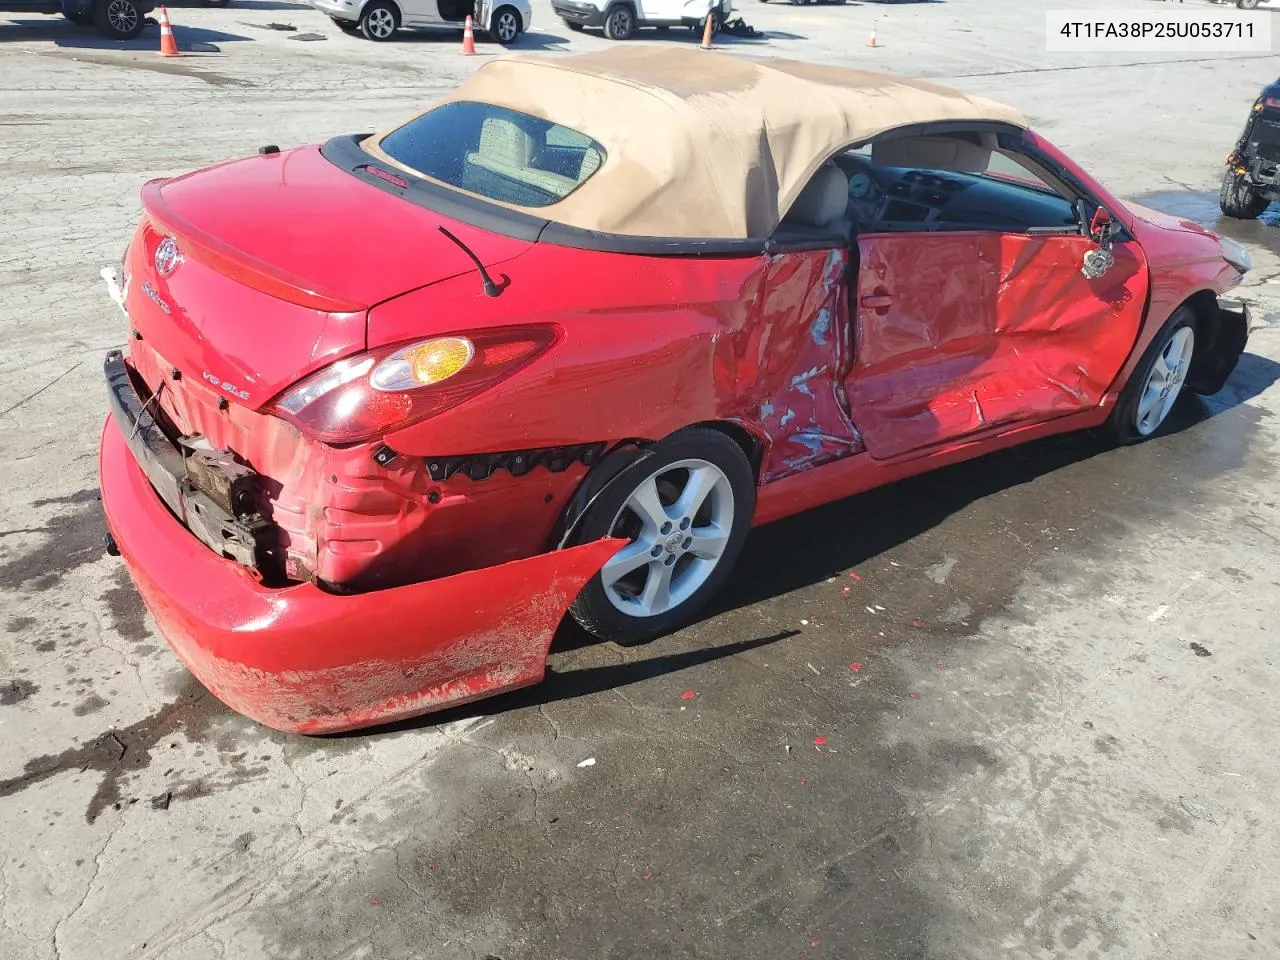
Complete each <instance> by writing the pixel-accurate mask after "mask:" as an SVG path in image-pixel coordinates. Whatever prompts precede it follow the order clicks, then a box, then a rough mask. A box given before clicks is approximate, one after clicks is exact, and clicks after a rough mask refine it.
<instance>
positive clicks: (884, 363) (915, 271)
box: [848, 233, 1000, 459]
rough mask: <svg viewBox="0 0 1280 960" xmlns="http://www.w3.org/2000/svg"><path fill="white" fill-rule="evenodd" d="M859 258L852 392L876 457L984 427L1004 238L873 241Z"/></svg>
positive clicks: (901, 236) (878, 237) (867, 239)
mask: <svg viewBox="0 0 1280 960" xmlns="http://www.w3.org/2000/svg"><path fill="white" fill-rule="evenodd" d="M858 256H859V260H858V262H859V269H858V290H857V298H858V299H857V301H856V303H855V312H854V317H855V321H854V351H855V352H854V363H853V369H852V372H851V374H850V377H849V380H848V391H849V400H850V403H851V404H852V408H853V416H854V421H855V422H856V424H857V426H858V429H859V430H861V432H862V436H863V438H864V439H865V441H866V445H867V449H868V451H869V452H870V453H871V455H872V456H873V457H876V458H877V459H886V458H890V457H895V456H899V455H901V454H903V453H906V452H908V451H911V450H914V449H918V448H920V447H926V446H929V445H931V444H934V443H938V442H941V441H944V440H947V439H949V438H951V437H958V436H963V435H964V434H966V433H971V432H972V431H974V430H977V429H980V428H981V426H982V419H981V412H980V410H979V409H978V408H977V405H976V404H975V402H974V396H973V394H974V388H975V385H976V383H977V382H978V381H979V380H980V379H981V370H982V366H983V364H984V363H985V362H987V360H988V359H989V358H990V357H991V355H992V354H993V353H994V351H995V325H996V321H995V300H996V297H995V295H996V290H997V288H998V282H999V264H1000V242H999V235H998V234H986V233H950V234H925V235H921V234H905V233H892V234H867V235H864V236H862V237H859V239H858Z"/></svg>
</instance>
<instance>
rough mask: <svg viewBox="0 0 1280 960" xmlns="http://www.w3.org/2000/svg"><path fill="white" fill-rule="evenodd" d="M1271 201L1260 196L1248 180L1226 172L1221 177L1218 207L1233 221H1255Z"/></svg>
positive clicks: (1232, 172) (1230, 171)
mask: <svg viewBox="0 0 1280 960" xmlns="http://www.w3.org/2000/svg"><path fill="white" fill-rule="evenodd" d="M1270 205H1271V201H1270V200H1268V199H1267V198H1266V197H1264V196H1262V195H1260V194H1259V193H1258V191H1257V190H1256V189H1254V186H1253V184H1252V183H1250V182H1249V178H1248V177H1246V176H1244V175H1242V174H1239V173H1236V172H1235V171H1234V170H1228V171H1227V172H1226V174H1224V175H1223V177H1222V189H1221V190H1219V191H1218V206H1219V207H1221V208H1222V212H1223V213H1224V214H1226V215H1227V216H1228V217H1231V218H1232V219H1234V220H1256V219H1258V217H1259V216H1261V214H1262V211H1264V210H1266V209H1267V207H1269V206H1270Z"/></svg>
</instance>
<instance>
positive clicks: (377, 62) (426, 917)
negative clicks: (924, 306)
mask: <svg viewBox="0 0 1280 960" xmlns="http://www.w3.org/2000/svg"><path fill="white" fill-rule="evenodd" d="M1107 6H1108V4H1107V3H1105V2H1104V0H1060V2H1058V3H1056V4H1055V7H1058V8H1062V7H1066V8H1075V9H1080V10H1082V11H1085V10H1099V9H1104V8H1106V7H1107ZM1135 6H1136V7H1146V6H1152V7H1153V8H1154V7H1155V5H1154V4H1150V3H1148V2H1147V0H1135ZM170 12H171V14H172V16H173V19H174V20H175V21H176V23H177V34H178V39H179V42H180V43H182V44H183V45H184V46H185V47H186V48H187V49H188V50H190V51H192V55H190V56H187V57H184V58H183V59H181V60H176V61H161V60H158V59H157V58H156V56H155V49H156V45H157V43H158V39H157V36H156V33H155V31H154V28H152V29H150V30H149V31H148V33H147V34H145V35H144V38H143V39H142V40H140V41H138V42H137V43H133V44H125V45H123V46H114V45H111V44H108V43H104V42H101V41H99V40H98V39H97V38H96V37H95V36H94V35H93V34H92V33H91V32H86V31H82V30H79V29H77V28H74V27H72V26H70V25H69V24H67V23H65V22H64V21H62V20H60V19H54V18H25V19H24V18H22V17H19V19H20V20H22V21H23V22H22V23H20V24H16V25H15V24H11V23H9V22H7V21H0V182H2V183H3V186H4V189H3V190H2V191H0V280H2V281H3V283H2V284H0V338H2V339H0V342H2V343H3V347H4V349H3V350H2V351H0V424H2V427H0V455H2V456H3V461H4V463H5V464H6V469H5V472H4V477H5V483H4V485H3V488H0V589H2V590H3V599H2V600H0V603H2V605H3V606H2V609H0V631H2V632H0V733H2V734H3V738H2V742H3V744H4V746H3V748H2V749H0V957H4V958H6V960H7V958H13V960H46V958H50V957H56V958H61V960H81V958H93V960H97V958H115V957H147V958H162V960H206V958H208V960H228V958H236V960H252V958H257V957H264V958H265V957H270V958H354V957H377V958H401V957H405V958H408V957H424V956H429V957H432V958H433V960H434V958H442V960H452V958H455V957H456V958H477V960H478V958H485V957H488V956H493V957H499V958H505V960H512V958H516V957H520V958H584V960H585V958H591V960H601V958H613V957H619V958H621V957H628V958H630V957H635V956H639V955H643V956H646V957H653V958H665V957H672V958H675V957H680V958H700V957H708V958H711V957H715V958H721V957H725V956H737V957H775V956H796V955H811V956H831V957H841V958H844V957H853V956H857V957H886V958H901V960H907V958H934V957H937V958H942V957H947V958H970V957H972V958H975V960H976V958H984V960H985V958H989V957H992V956H1015V957H1033V958H1057V957H1082V958H1090V960H1092V958H1108V957H1123V958H1126V960H1127V958H1140V957H1151V958H1157V957H1158V958H1161V960H1184V958H1185V960H1200V958H1202V957H1205V956H1215V955H1220V956H1230V957H1233V958H1234V957H1240V958H1252V957H1258V958H1262V957H1274V956H1277V955H1280V938H1278V935H1277V932H1276V931H1277V930H1280V917H1278V916H1277V913H1276V906H1275V904H1276V902H1277V893H1278V892H1280V876H1278V871H1277V865H1276V855H1275V851H1276V850H1277V849H1280V836H1278V835H1277V830H1276V827H1275V823H1274V817H1273V816H1271V807H1272V805H1273V798H1274V797H1275V796H1276V795H1277V792H1278V791H1280V774H1278V773H1277V768H1276V765H1275V763H1274V760H1273V756H1272V754H1273V744H1274V739H1275V730H1276V727H1277V722H1278V721H1280V711H1278V710H1277V707H1276V705H1275V699H1274V695H1273V691H1274V689H1275V687H1276V659H1275V651H1274V646H1273V639H1274V612H1275V610H1276V609H1277V601H1278V600H1280V577H1278V576H1277V573H1276V571H1277V570H1280V538H1278V536H1277V534H1276V530H1277V528H1278V526H1277V517H1278V514H1280V508H1278V507H1277V497H1276V488H1275V468H1276V453H1277V449H1276V448H1277V440H1276V437H1277V434H1276V428H1275V422H1276V421H1275V417H1274V414H1275V412H1276V410H1277V409H1278V408H1280V392H1278V388H1277V387H1276V386H1275V383H1276V380H1277V378H1278V377H1280V334H1277V330H1276V327H1277V323H1276V318H1277V317H1280V307H1278V304H1280V296H1278V294H1277V280H1276V278H1277V277H1280V257H1278V256H1277V253H1278V252H1280V241H1278V239H1277V238H1278V236H1280V235H1277V233H1276V230H1277V221H1275V220H1272V219H1268V218H1267V217H1264V218H1263V219H1262V220H1261V221H1259V222H1258V223H1251V224H1218V226H1219V228H1220V229H1224V230H1226V231H1228V232H1230V233H1231V234H1232V235H1234V236H1236V237H1237V238H1238V239H1240V240H1241V241H1242V242H1244V243H1246V244H1247V245H1248V246H1249V247H1250V249H1251V251H1252V252H1253V255H1254V257H1255V260H1256V261H1257V269H1256V270H1255V271H1254V274H1253V275H1252V277H1251V279H1250V282H1249V285H1248V286H1247V287H1246V288H1245V291H1244V292H1245V294H1246V295H1247V296H1248V297H1249V298H1250V299H1251V300H1252V301H1253V303H1254V307H1255V310H1256V317H1257V329H1256V330H1255V332H1254V334H1253V338H1252V340H1251V343H1250V348H1249V353H1248V354H1247V355H1246V357H1245V358H1244V359H1243V361H1242V362H1241V364H1240V368H1239V369H1238V370H1237V372H1236V374H1235V375H1234V376H1233V378H1232V380H1231V382H1230V383H1229V384H1228V386H1227V388H1226V389H1225V390H1224V391H1223V393H1222V394H1220V395H1219V396H1217V397H1215V398H1212V399H1211V400H1209V401H1204V402H1199V401H1196V400H1193V399H1189V400H1187V401H1186V402H1184V403H1182V404H1181V406H1180V408H1179V409H1178V410H1177V411H1176V413H1175V417H1176V423H1175V428H1176V429H1175V430H1174V431H1173V432H1172V433H1170V434H1169V435H1168V436H1165V437H1162V438H1159V439H1157V440H1154V441H1152V442H1150V443H1147V444H1143V445H1141V446H1138V447H1134V448H1130V449H1125V450H1103V449H1101V448H1100V447H1099V446H1097V445H1096V444H1094V443H1092V442H1091V441H1090V440H1089V439H1088V438H1084V437H1065V438H1059V439H1057V440H1053V441H1050V442H1046V443H1040V444H1036V445H1033V446H1030V447H1026V448H1022V449H1017V450H1012V451H1008V452H1006V453H1002V454H997V455H994V456H991V457H988V458H985V459H984V460H982V461H979V462H976V463H971V464H968V465H964V466H961V467H957V468H953V469H950V470H947V471H944V472H943V473H941V474H937V475H935V476H932V477H925V478H920V479H918V480H914V481H911V482H909V483H906V484H901V485H899V486H897V487H895V488H892V489H889V490H883V491H877V492H874V493H871V494H867V495H865V496H863V497H859V498H855V499H853V500H850V501H848V502H846V503H842V504H836V505H832V506H830V507H827V508H824V509H822V510H819V511H815V512H814V513H812V514H810V515H807V516H805V517H800V518H796V519H795V520H793V521H788V522H785V523H782V524H778V525H775V526H773V527H770V528H766V529H764V530H761V531H759V532H758V533H757V534H756V535H755V536H754V537H753V538H752V541H751V542H750V544H749V545H748V548H747V551H746V554H745V555H744V558H743V561H742V565H741V568H740V569H739V571H738V572H737V573H736V575H735V576H734V578H733V580H732V582H731V584H730V586H729V588H728V589H727V590H726V593H725V595H724V597H723V598H721V600H720V601H719V603H718V605H717V606H716V608H715V609H714V610H712V611H709V613H708V616H707V617H706V618H705V619H703V620H702V621H701V622H699V623H697V624H695V625H693V626H692V627H690V628H688V629H687V630H684V631H682V632H680V633H679V634H676V635H674V636H672V637H668V638H664V639H662V640H660V641H657V642H655V643H653V644H650V645H649V646H647V647H643V648H637V649H629V650H620V649H615V648H613V647H608V646H599V645H591V644H588V643H586V641H585V639H584V638H583V637H581V636H580V635H578V634H576V633H574V632H573V631H571V630H565V631H563V633H562V636H561V637H560V638H559V640H558V644H557V652H556V653H555V654H554V655H553V658H552V672H551V674H550V675H549V677H548V679H547V682H546V683H545V684H543V685H542V686H541V687H538V688H535V689H533V690H529V691H524V692H522V693H520V694H518V695H514V696H510V697H505V698H500V699H497V700H493V701H490V702H487V703H482V704H478V705H476V706H475V707H472V708H468V709H466V710H460V711H455V712H453V713H450V714H446V715H443V716H438V717H434V718H429V719H427V720H424V721H418V722H411V723H405V724H401V725H398V726H397V727H394V728H390V729H385V730H381V731H377V732H374V733H371V734H366V735H361V736H347V737H332V738H323V739H319V738H317V739H306V738H300V737H292V736H285V735H281V734H277V733H273V732H271V731H267V730H265V729H263V728H261V727H258V726H256V725H254V724H252V723H250V722H249V721H246V720H243V719H242V718H239V717H237V716H236V715H234V714H232V713H230V712H229V711H227V710H226V709H224V708H223V707H222V706H221V705H220V704H219V703H218V702H217V701H216V700H214V699H213V698H212V697H211V696H209V695H208V694H207V693H205V692H204V691H203V690H202V689H201V688H200V687H199V685H198V684H196V683H195V682H194V681H193V680H192V679H191V678H190V677H189V676H188V675H187V674H186V673H185V672H184V671H183V670H182V668H181V667H180V666H179V665H178V663H177V661H176V660H175V658H174V657H173V656H172V654H171V653H170V652H169V651H168V649H167V647H166V646H165V644H164V642H163V640H161V639H160V638H159V637H158V635H157V634H156V633H155V631H154V629H153V627H152V625H151V623H150V621H149V620H148V619H147V617H146V616H145V614H144V613H143V611H142V608H141V606H140V605H139V603H138V601H137V598H136V595H135V594H134V592H133V590H132V587H131V586H130V585H129V582H128V578H127V576H125V575H124V574H123V572H122V570H121V567H120V565H119V563H118V562H117V561H114V560H111V559H110V558H106V557H104V556H103V555H102V552H101V534H102V521H101V511H100V508H99V505H98V503H97V500H96V495H95V493H96V477H95V456H96V438H97V431H98V428H99V425H100V421H101V417H102V412H103V408H104V395H103V390H102V385H101V382H100V373H99V366H98V365H99V363H100V359H101V356H102V354H103V353H104V352H105V351H106V350H107V349H109V348H111V347H112V346H115V345H117V344H118V342H119V341H120V340H121V339H122V335H123V329H122V327H121V325H120V323H119V319H118V314H117V313H116V310H115V308H114V307H113V306H112V305H111V304H110V303H109V302H108V301H107V298H106V297H105V295H104V291H103V290H102V288H101V281H100V280H99V279H98V276H97V271H98V269H99V268H100V267H101V266H102V265H104V264H106V263H110V262H111V261H113V260H114V259H115V258H117V257H118V255H119V253H120V250H121V247H122V246H123V244H124V242H125V239H126V237H127V235H128V230H129V228H130V226H131V224H132V222H133V219H134V217H135V216H136V211H137V192H138V188H139V186H140V185H141V184H142V183H143V182H144V181H145V180H147V179H149V178H151V177H154V176H161V175H167V174H172V173H176V172H180V171H183V170H186V169H189V168H191V167H195V166H199V165H203V164H207V163H212V162H216V161H219V160H222V159H225V158H228V157H231V156H235V155H239V154H244V153H248V152H252V151H253V150H254V149H256V147H257V146H259V145H260V144H263V143H279V144H281V145H290V144H295V143H302V142H313V141H316V140H320V139H323V138H325V137H327V136H329V135H331V134H334V133H338V132H346V131H354V130H367V129H371V128H373V127H376V126H379V125H382V124H384V123H387V122H390V121H392V120H394V119H397V118H400V117H403V116H405V115H407V114H410V113H411V112H413V111H415V110H417V109H419V108H420V106H421V105H422V104H423V103H424V102H425V101H426V100H427V99H428V98H430V97H431V96H433V95H435V94H438V93H440V92H442V91H444V90H446V89H448V88H449V87H451V86H452V85H453V84H454V83H456V82H457V80H458V79H460V78H461V77H463V76H465V75H466V74H467V73H469V72H470V71H471V70H472V69H474V67H475V64H476V63H477V62H482V61H483V59H484V55H487V54H489V53H491V52H492V51H493V49H494V48H492V47H491V46H488V45H486V44H483V43H482V44H481V53H482V56H481V57H477V58H475V59H474V60H472V59H464V58H461V57H459V56H457V39H456V37H443V38H432V37H418V38H412V37H406V38H405V39H404V40H402V41H400V42H397V43H392V44H378V45H374V44H369V43H366V42H364V41H361V40H358V39H356V38H352V37H348V36H345V35H343V34H341V33H340V32H339V31H337V29H336V28H335V27H333V26H332V25H330V24H329V22H328V21H327V20H326V19H325V18H324V17H323V16H321V15H320V14H318V13H316V12H315V11H313V10H311V9H309V8H307V7H305V6H302V5H300V4H293V3H288V2H277V0H271V2H269V3H264V2H259V0H235V3H234V5H233V6H232V7H231V8H229V9H224V10H208V9H185V8H173V9H171V11H170ZM742 12H743V14H744V15H745V16H746V18H747V20H748V21H749V22H751V23H752V24H754V25H756V26H757V27H760V28H762V29H764V30H766V31H768V32H769V37H768V38H767V39H766V41H764V42H759V43H748V42H734V41H724V45H725V46H726V47H732V48H733V49H735V50H741V51H754V52H757V53H761V54H765V55H783V56H794V57H801V58H807V59H813V60H818V61H826V62H835V63H850V62H852V63H854V64H868V65H872V66H875V67H879V68H883V69H888V70H896V71H901V72H907V73H916V74H918V75H924V76H927V77H932V78H936V79H939V80H942V81H944V82H953V83H956V84H958V85H962V86H964V87H965V88H967V89H970V90H973V91H974V92H978V93H984V94H988V95H991V96H995V97H998V98H1000V99H1003V100H1006V101H1009V102H1012V103H1014V104H1015V105H1017V106H1019V107H1020V108H1022V109H1023V110H1024V111H1025V112H1026V113H1027V114H1028V115H1029V116H1031V117H1032V118H1033V120H1034V121H1035V122H1036V123H1037V125H1038V126H1039V127H1040V128H1041V129H1042V130H1043V131H1044V132H1045V133H1046V135H1047V136H1049V137H1050V139H1052V140H1054V141H1055V142H1056V143H1058V144H1059V145H1060V146H1062V147H1063V148H1065V149H1066V150H1067V151H1068V152H1069V153H1071V154H1073V155H1074V156H1076V157H1077V158H1079V159H1080V160H1081V161H1082V162H1084V163H1085V164H1086V165H1087V166H1089V167H1090V168H1091V169H1092V170H1093V171H1094V172H1095V173H1097V174H1098V175H1099V176H1100V177H1101V178H1102V179H1103V181H1104V182H1106V183H1107V184H1108V185H1109V186H1111V187H1112V188H1113V189H1115V190H1116V191H1117V192H1119V193H1120V194H1121V195H1123V196H1127V197H1130V198H1134V199H1139V200H1141V201H1142V202H1144V203H1147V204H1148V205H1152V206H1157V207H1159V208H1161V209H1166V210H1170V211H1171V212H1177V213H1181V214H1183V215H1185V216H1190V217H1192V218H1194V219H1199V220H1201V221H1202V222H1209V223H1212V222H1214V220H1215V219H1216V216H1217V213H1216V202H1215V197H1216V190H1217V178H1218V176H1219V173H1220V167H1219V163H1220V162H1221V159H1222V156H1223V155H1224V154H1225V152H1226V150H1227V149H1229V147H1230V145H1231V144H1232V143H1233V142H1234V140H1235V138H1236V136H1237V134H1238V132H1239V126H1240V124H1241V122H1242V121H1243V117H1244V114H1245V111H1246V110H1247V108H1248V105H1249V103H1250V102H1251V100H1252V98H1253V96H1254V95H1255V93H1256V91H1257V89H1259V88H1260V87H1261V86H1262V85H1263V84H1264V83H1266V82H1268V81H1270V80H1272V79H1274V77H1275V76H1276V75H1277V74H1278V73H1280V58H1277V57H1274V56H1257V55H1238V56H1230V55H1203V56H1196V55H1187V54H1166V55H1162V56H1159V57H1157V56H1147V55H1142V56H1138V55H1134V56H1132V57H1124V58H1110V59H1108V58H1107V57H1105V56H1103V55H1098V54H1070V55H1054V56H1049V55H1046V54H1045V53H1044V52H1043V21H1042V19H1041V11H1040V8H1039V7H1038V6H1037V5H1034V4H1025V3H1020V2H1018V0H947V2H945V3H930V4H902V5H893V6H884V5H878V4H868V3H862V4H858V3H853V4H848V5H846V6H830V7H790V6H779V5H777V4H770V5H767V6H766V5H757V4H752V5H750V7H748V8H744V9H743V11H742ZM273 20H274V21H277V22H279V21H284V22H289V23H294V24H296V25H297V26H298V27H299V29H300V30H316V31H318V32H321V33H324V34H325V35H326V37H327V38H328V39H327V40H326V41H324V42H323V43H308V44H304V43H296V42H291V41H289V40H288V36H289V35H288V34H287V33H277V32H274V31H267V30H261V29H257V28H255V27H254V26H247V25H252V24H257V25H263V24H266V23H268V22H271V21H273ZM872 23H874V24H875V25H876V29H877V34H878V38H879V40H880V43H881V44H882V46H881V47H880V48H879V49H877V50H869V49H867V48H866V47H865V45H864V41H865V39H866V35H867V32H868V30H869V28H870V26H871V24H872ZM647 39H652V40H657V36H656V35H653V36H652V37H649V38H647ZM696 39H697V38H696V37H694V36H693V35H692V34H690V35H689V36H687V37H686V36H684V32H683V31H673V33H672V34H671V35H670V40H669V42H696ZM193 46H194V50H193ZM525 46H526V48H536V49H545V50H550V51H557V50H570V49H572V50H581V49H602V48H605V47H607V46H608V43H607V42H606V41H604V40H602V39H601V38H600V37H599V36H598V35H591V34H584V35H579V34H574V35H572V36H570V35H569V32H568V31H567V30H566V29H565V28H564V27H563V26H562V25H561V24H560V23H559V22H558V21H557V20H555V19H554V17H553V15H552V13H551V10H550V7H549V4H548V3H546V2H545V0H535V22H534V28H533V32H532V33H531V34H530V35H529V36H528V37H527V38H526V41H525ZM1206 93H1211V94H1212V95H1211V97H1209V98H1208V99H1207V100H1206V97H1205V94H1206ZM1206 102H1208V103H1211V105H1212V106H1211V108H1206V107H1205V103H1206ZM852 574H856V576H854V575H852ZM587 759H594V760H595V763H594V765H591V766H580V764H581V763H582V762H583V761H584V760H587Z"/></svg>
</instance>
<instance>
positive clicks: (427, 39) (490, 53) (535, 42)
mask: <svg viewBox="0 0 1280 960" xmlns="http://www.w3.org/2000/svg"><path fill="white" fill-rule="evenodd" d="M356 39H358V40H361V41H362V42H366V43H367V42H368V41H365V40H364V38H363V37H359V36H357V37H356ZM391 42H392V43H395V44H405V43H413V44H423V45H428V46H448V47H457V46H459V45H460V44H461V43H462V24H458V26H457V27H456V28H455V27H440V28H438V29H432V30H399V31H397V32H396V35H395V37H394V39H393V40H392V41H391ZM568 49H569V38H568V37H561V36H557V35H556V34H554V33H536V32H535V33H522V34H521V35H520V36H519V38H518V39H517V40H516V42H515V43H513V44H512V45H511V46H509V47H504V46H503V45H502V44H500V43H498V41H496V40H491V39H489V37H488V35H487V34H485V33H483V32H482V31H478V30H477V31H476V56H477V57H478V58H483V57H500V56H504V55H505V54H508V53H511V54H519V53H527V52H529V51H532V50H553V51H559V50H568Z"/></svg>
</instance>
